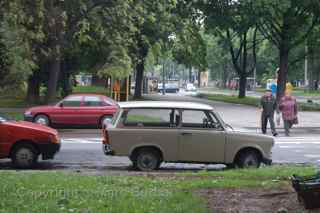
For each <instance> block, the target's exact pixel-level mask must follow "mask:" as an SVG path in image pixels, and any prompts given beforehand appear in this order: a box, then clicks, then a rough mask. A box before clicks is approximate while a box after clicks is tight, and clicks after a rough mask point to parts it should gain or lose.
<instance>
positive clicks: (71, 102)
mask: <svg viewBox="0 0 320 213" xmlns="http://www.w3.org/2000/svg"><path fill="white" fill-rule="evenodd" d="M81 101H82V96H70V97H67V98H66V99H64V100H63V102H62V104H63V106H64V107H79V106H81Z"/></svg>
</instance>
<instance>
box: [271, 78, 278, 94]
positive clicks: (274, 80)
mask: <svg viewBox="0 0 320 213" xmlns="http://www.w3.org/2000/svg"><path fill="white" fill-rule="evenodd" d="M270 89H271V92H272V95H273V96H274V97H276V95H277V80H276V79H273V80H272V83H271V86H270Z"/></svg>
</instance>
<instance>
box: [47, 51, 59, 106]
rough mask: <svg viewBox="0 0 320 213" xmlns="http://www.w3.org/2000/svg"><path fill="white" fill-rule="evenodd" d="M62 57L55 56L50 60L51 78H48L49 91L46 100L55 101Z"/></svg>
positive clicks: (48, 101)
mask: <svg viewBox="0 0 320 213" xmlns="http://www.w3.org/2000/svg"><path fill="white" fill-rule="evenodd" d="M60 65H61V63H60V58H59V57H55V58H53V59H52V61H50V62H49V68H48V69H49V80H48V87H47V88H48V91H47V96H46V102H47V103H52V102H54V101H55V98H56V93H57V83H58V79H59V73H60V69H61V67H60Z"/></svg>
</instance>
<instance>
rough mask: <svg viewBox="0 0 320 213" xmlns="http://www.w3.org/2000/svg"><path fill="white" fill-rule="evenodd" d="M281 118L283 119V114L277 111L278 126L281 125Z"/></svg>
mask: <svg viewBox="0 0 320 213" xmlns="http://www.w3.org/2000/svg"><path fill="white" fill-rule="evenodd" d="M280 120H281V114H280V113H277V114H276V123H277V125H278V126H280Z"/></svg>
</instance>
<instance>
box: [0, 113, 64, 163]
mask: <svg viewBox="0 0 320 213" xmlns="http://www.w3.org/2000/svg"><path fill="white" fill-rule="evenodd" d="M59 150H60V139H59V136H58V132H57V131H56V130H54V129H51V128H49V127H46V126H43V125H39V124H33V123H30V122H25V121H11V120H8V119H7V118H5V117H3V116H1V115H0V158H11V159H12V162H13V165H14V166H15V167H17V168H22V169H26V168H32V167H33V166H34V165H35V163H36V162H37V160H38V157H39V155H42V159H43V160H47V159H53V158H54V155H55V154H56V153H57V152H58V151H59Z"/></svg>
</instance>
